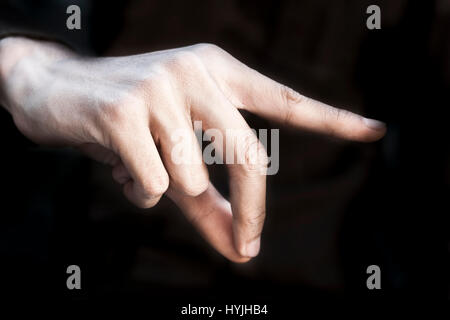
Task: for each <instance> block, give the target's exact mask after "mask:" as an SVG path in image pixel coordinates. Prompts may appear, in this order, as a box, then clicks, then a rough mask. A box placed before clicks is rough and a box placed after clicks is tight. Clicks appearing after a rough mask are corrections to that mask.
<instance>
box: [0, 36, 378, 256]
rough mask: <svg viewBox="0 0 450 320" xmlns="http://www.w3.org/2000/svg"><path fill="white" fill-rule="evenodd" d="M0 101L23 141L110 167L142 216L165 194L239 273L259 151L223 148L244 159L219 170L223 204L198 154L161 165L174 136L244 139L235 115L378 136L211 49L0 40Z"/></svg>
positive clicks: (261, 162)
mask: <svg viewBox="0 0 450 320" xmlns="http://www.w3.org/2000/svg"><path fill="white" fill-rule="evenodd" d="M0 102H1V103H2V104H3V105H4V106H5V107H6V108H7V110H8V111H9V112H10V113H11V115H12V117H13V119H14V122H15V124H16V126H17V128H18V129H19V130H20V131H21V132H22V133H23V134H24V135H25V136H27V137H28V138H29V139H31V140H33V141H35V142H37V143H39V144H46V145H60V146H74V147H77V148H79V149H80V150H82V151H83V152H85V153H86V154H88V155H89V156H91V157H92V158H94V159H96V160H98V161H100V162H103V163H105V164H108V165H111V166H112V176H113V178H114V179H115V180H116V181H117V182H118V183H120V184H122V185H123V192H124V194H125V196H126V197H127V198H128V199H129V200H130V201H131V202H133V203H134V204H135V205H137V206H139V207H142V208H150V207H152V206H154V205H156V204H157V202H158V201H159V199H160V198H161V196H162V195H163V194H165V193H166V194H167V195H168V196H169V197H170V198H171V199H172V200H173V201H174V202H175V203H176V204H177V205H178V206H179V207H180V208H181V210H182V211H183V212H184V214H185V215H186V217H187V218H188V219H189V220H190V221H191V222H192V223H193V224H194V225H195V227H196V228H197V229H198V230H199V232H201V234H202V235H203V236H204V238H205V239H206V240H207V241H208V242H209V243H211V245H212V246H213V247H214V248H215V249H216V250H218V251H219V252H220V253H221V254H223V255H224V256H225V257H227V258H228V259H230V260H232V261H234V262H246V261H248V260H250V259H251V258H252V257H254V256H256V255H257V254H258V252H259V249H260V248H259V247H260V236H261V231H262V227H263V223H264V217H265V194H266V177H265V175H264V174H261V172H264V170H265V169H266V165H267V155H266V154H265V151H264V148H263V147H262V146H261V145H260V142H259V140H258V139H257V137H256V136H250V137H249V138H247V139H245V140H244V143H242V144H240V145H239V148H242V150H237V148H238V147H236V149H233V152H236V153H237V152H238V151H243V152H244V155H245V157H244V160H245V159H246V160H245V161H244V163H241V164H231V165H227V167H228V171H229V178H230V186H231V187H230V195H231V196H230V201H227V200H226V199H224V198H223V197H222V196H221V195H220V194H219V193H218V192H217V191H216V189H215V188H214V186H213V185H212V184H211V183H210V182H209V178H208V172H207V170H206V167H205V164H204V163H203V162H202V161H201V157H202V156H201V150H200V147H199V146H198V144H196V143H194V142H193V143H192V144H191V145H190V147H191V148H193V149H194V157H195V158H196V159H197V160H199V161H197V162H194V163H192V164H181V165H180V164H175V163H174V162H173V161H171V156H170V155H171V150H172V148H173V147H174V142H173V141H172V140H171V138H170V137H171V133H173V131H174V130H176V129H178V128H185V129H187V132H190V133H192V135H191V138H192V139H193V140H191V141H195V140H194V139H195V136H194V132H193V129H192V128H193V122H194V121H202V124H203V129H204V130H206V129H210V128H216V129H218V130H221V131H222V132H224V131H225V130H226V129H249V127H248V125H247V123H246V122H245V121H244V119H243V118H242V116H241V115H240V113H239V111H238V110H239V109H242V110H247V111H250V112H253V113H255V114H257V115H259V116H262V117H266V118H268V119H271V120H275V121H278V122H280V123H281V124H283V125H289V126H294V127H297V128H302V129H307V130H312V131H315V132H320V133H325V134H330V135H333V136H336V137H339V138H344V139H350V140H355V141H363V142H370V141H375V140H377V139H380V138H381V137H382V136H383V135H384V134H385V130H386V128H385V126H384V124H383V123H381V122H378V121H375V120H370V119H366V118H363V117H361V116H359V115H356V114H354V113H351V112H348V111H345V110H342V109H336V108H333V107H331V106H328V105H325V104H323V103H320V102H318V101H315V100H313V99H310V98H307V97H305V96H302V95H301V94H299V93H297V92H295V91H294V90H292V89H290V88H288V87H286V86H284V85H282V84H279V83H277V82H275V81H273V80H271V79H269V78H267V77H265V76H264V75H261V74H260V73H258V72H257V71H255V70H253V69H251V68H249V67H247V66H246V65H244V64H243V63H241V62H239V61H238V60H236V59H235V58H233V57H232V56H231V55H230V54H228V53H227V52H225V51H224V50H222V49H220V48H219V47H217V46H215V45H211V44H198V45H193V46H189V47H184V48H179V49H173V50H164V51H158V52H152V53H146V54H141V55H135V56H125V57H113V58H84V57H80V56H77V55H76V54H75V53H73V52H71V51H70V50H68V49H66V48H65V47H62V46H60V45H58V44H54V43H50V42H44V41H35V40H30V39H25V38H20V37H12V38H6V39H4V40H2V41H0ZM254 146H257V148H254ZM216 147H217V148H218V149H219V150H220V148H223V146H220V145H217V146H216ZM221 151H222V153H223V154H224V155H225V151H226V150H221ZM255 152H256V153H257V154H255ZM255 158H257V159H258V161H256V162H252V161H250V159H255Z"/></svg>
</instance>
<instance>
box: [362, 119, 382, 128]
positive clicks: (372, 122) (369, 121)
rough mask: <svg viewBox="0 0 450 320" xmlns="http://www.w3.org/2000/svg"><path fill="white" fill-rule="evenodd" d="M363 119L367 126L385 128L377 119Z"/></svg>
mask: <svg viewBox="0 0 450 320" xmlns="http://www.w3.org/2000/svg"><path fill="white" fill-rule="evenodd" d="M363 121H364V124H365V125H366V126H367V127H369V128H370V129H373V130H384V129H385V128H386V124H385V123H384V122H381V121H378V120H374V119H369V118H363Z"/></svg>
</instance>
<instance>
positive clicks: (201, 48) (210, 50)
mask: <svg viewBox="0 0 450 320" xmlns="http://www.w3.org/2000/svg"><path fill="white" fill-rule="evenodd" d="M194 49H195V50H196V51H197V52H200V53H205V54H217V53H220V52H222V51H223V49H222V48H220V47H219V46H217V45H215V44H213V43H207V42H203V43H198V44H196V45H194Z"/></svg>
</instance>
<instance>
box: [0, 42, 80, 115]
mask: <svg viewBox="0 0 450 320" xmlns="http://www.w3.org/2000/svg"><path fill="white" fill-rule="evenodd" d="M70 55H72V53H71V52H69V51H68V50H67V49H66V48H65V47H63V46H61V45H58V44H55V43H51V42H47V41H39V40H32V39H28V38H23V37H7V38H3V39H0V103H1V104H2V105H3V106H4V107H5V108H6V109H7V110H8V111H9V112H10V113H13V111H14V110H13V109H14V108H16V107H15V106H16V105H17V104H19V105H20V101H21V100H22V98H23V97H20V95H21V94H20V93H19V92H22V93H23V92H24V90H23V89H26V88H30V87H34V86H35V85H34V84H33V82H34V83H39V82H41V81H42V80H44V78H45V77H44V76H45V73H43V72H42V71H44V70H45V68H46V67H47V66H48V65H49V64H51V63H52V62H54V61H56V60H59V59H61V58H64V57H67V56H70ZM38 78H39V79H38ZM17 88H21V89H22V90H17Z"/></svg>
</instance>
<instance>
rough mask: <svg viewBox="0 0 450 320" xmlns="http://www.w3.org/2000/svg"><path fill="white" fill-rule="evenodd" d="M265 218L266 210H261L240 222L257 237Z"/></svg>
mask: <svg viewBox="0 0 450 320" xmlns="http://www.w3.org/2000/svg"><path fill="white" fill-rule="evenodd" d="M265 218H266V211H265V210H264V209H260V210H258V211H257V212H256V214H253V215H251V216H248V217H244V218H242V220H241V221H239V222H240V223H241V224H242V225H244V227H246V228H247V229H250V232H251V233H252V234H254V235H255V236H256V235H259V233H260V231H261V227H262V225H263V223H264V220H265Z"/></svg>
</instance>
